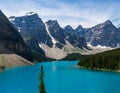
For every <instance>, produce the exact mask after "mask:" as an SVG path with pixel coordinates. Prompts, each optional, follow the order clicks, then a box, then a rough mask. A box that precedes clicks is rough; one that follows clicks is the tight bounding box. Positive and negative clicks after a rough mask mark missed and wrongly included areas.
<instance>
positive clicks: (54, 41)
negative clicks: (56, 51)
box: [45, 24, 57, 48]
mask: <svg viewBox="0 0 120 93" xmlns="http://www.w3.org/2000/svg"><path fill="white" fill-rule="evenodd" d="M45 27H46V31H47V33H48V35H49V36H50V37H51V39H52V42H53V48H55V44H56V43H57V41H56V40H55V39H54V38H53V37H52V35H51V34H50V31H49V29H48V28H49V26H48V25H47V24H45Z"/></svg>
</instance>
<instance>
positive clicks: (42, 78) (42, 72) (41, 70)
mask: <svg viewBox="0 0 120 93" xmlns="http://www.w3.org/2000/svg"><path fill="white" fill-rule="evenodd" d="M39 80H40V85H39V92H40V93H46V90H45V84H44V70H43V66H41V67H40V74H39Z"/></svg>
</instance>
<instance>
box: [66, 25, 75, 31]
mask: <svg viewBox="0 0 120 93" xmlns="http://www.w3.org/2000/svg"><path fill="white" fill-rule="evenodd" d="M64 29H72V30H73V28H72V26H71V25H67V26H65V27H64Z"/></svg>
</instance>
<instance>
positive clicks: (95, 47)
mask: <svg viewBox="0 0 120 93" xmlns="http://www.w3.org/2000/svg"><path fill="white" fill-rule="evenodd" d="M87 46H88V47H90V48H92V49H112V48H111V47H107V46H101V45H97V46H92V45H91V44H90V43H88V44H87Z"/></svg>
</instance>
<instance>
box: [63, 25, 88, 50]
mask: <svg viewBox="0 0 120 93" xmlns="http://www.w3.org/2000/svg"><path fill="white" fill-rule="evenodd" d="M64 30H65V32H66V40H67V41H69V42H70V43H71V45H73V46H75V47H78V48H81V49H82V48H83V47H84V48H87V45H86V41H85V37H84V36H82V31H83V32H84V30H83V28H82V27H78V28H77V29H75V30H74V29H73V28H72V27H71V26H70V25H68V26H66V27H65V28H64Z"/></svg>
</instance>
